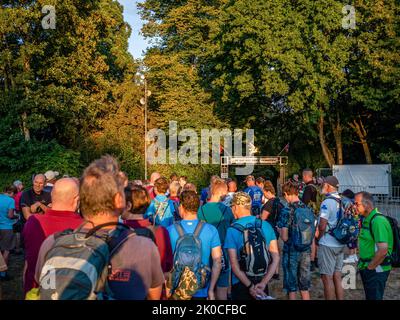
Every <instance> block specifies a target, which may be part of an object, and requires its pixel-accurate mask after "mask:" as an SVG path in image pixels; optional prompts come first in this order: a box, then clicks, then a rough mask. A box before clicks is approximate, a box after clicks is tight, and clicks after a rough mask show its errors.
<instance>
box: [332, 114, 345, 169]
mask: <svg viewBox="0 0 400 320" xmlns="http://www.w3.org/2000/svg"><path fill="white" fill-rule="evenodd" d="M331 126H332V132H333V136H334V137H335V143H336V151H337V159H336V160H337V164H339V165H342V164H343V143H342V131H343V128H342V125H341V123H340V115H339V112H338V113H337V115H336V122H333V121H331Z"/></svg>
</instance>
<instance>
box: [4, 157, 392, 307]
mask: <svg viewBox="0 0 400 320" xmlns="http://www.w3.org/2000/svg"><path fill="white" fill-rule="evenodd" d="M58 176H59V173H58V172H55V171H48V172H46V173H45V174H37V175H35V176H34V177H33V180H32V188H30V189H28V190H24V185H23V183H22V182H21V181H15V182H14V183H13V185H11V186H8V187H6V188H5V190H4V193H3V194H1V195H0V251H1V254H0V280H1V281H7V280H10V279H11V278H12V275H11V276H10V275H9V274H8V272H7V269H8V264H9V254H10V252H13V253H15V254H21V251H22V250H23V254H24V258H25V266H24V270H23V283H21V286H23V290H24V294H25V297H26V299H30V300H35V299H53V300H58V299H118V300H120V299H121V300H130V299H134V300H144V299H149V300H160V299H161V300H166V299H173V300H189V299H198V300H202V299H203V300H204V299H209V300H215V299H216V300H229V299H230V300H250V299H257V300H269V299H274V297H272V296H271V295H270V292H269V290H268V287H269V284H270V283H271V281H281V279H282V278H283V279H282V280H283V290H285V292H286V293H287V295H288V298H289V299H296V298H297V297H298V293H300V296H301V298H302V299H304V300H308V299H310V290H311V274H312V272H314V271H315V270H317V269H318V271H319V274H320V276H321V281H322V284H323V287H324V296H325V299H327V300H332V299H337V300H342V299H344V291H343V287H342V269H343V264H344V263H358V270H359V272H360V275H361V279H362V283H363V286H364V291H365V298H366V299H368V300H381V299H383V295H384V290H385V286H386V282H387V279H388V276H389V274H390V271H391V269H392V264H393V263H392V256H393V253H394V251H396V250H398V248H396V244H398V243H397V242H396V241H395V240H396V239H394V237H395V235H394V233H393V230H392V227H391V224H390V221H389V220H388V219H387V218H386V217H385V216H383V215H382V214H380V213H379V211H378V209H377V208H376V207H375V205H374V198H373V196H372V195H371V194H369V193H367V192H360V193H357V194H354V193H353V192H351V190H346V191H345V192H343V193H342V194H339V181H338V180H337V178H335V177H334V176H329V177H326V178H323V179H315V178H314V177H313V171H312V170H310V169H305V170H303V172H302V179H301V180H300V179H299V177H295V178H294V179H291V180H290V181H288V182H287V183H285V184H284V185H282V186H280V187H281V190H280V191H281V192H280V194H281V196H282V197H279V196H278V194H277V188H275V186H274V184H273V183H272V182H271V181H270V180H267V179H264V178H262V177H258V178H255V177H254V176H252V175H250V176H247V177H246V179H245V184H246V187H245V188H244V190H243V191H239V190H238V183H237V181H235V180H232V179H228V180H225V179H221V178H220V177H218V176H212V177H211V179H210V185H209V186H208V187H206V188H204V189H202V190H199V191H198V190H197V188H196V186H195V185H194V184H193V183H191V182H190V181H188V178H187V177H185V176H180V177H179V176H178V175H176V174H172V175H171V176H170V177H169V179H168V178H166V177H163V176H161V175H160V174H159V173H157V172H154V173H152V174H151V177H150V181H148V182H146V181H141V180H133V181H130V180H129V178H128V177H127V175H126V174H125V173H123V172H122V171H121V170H120V168H119V164H118V163H117V161H116V160H115V159H114V158H112V157H110V156H104V157H102V158H101V159H98V160H96V161H94V162H93V163H92V164H90V165H89V166H88V167H87V168H86V169H85V170H84V172H83V175H82V177H80V178H79V179H78V178H73V177H62V178H60V179H58ZM296 178H297V179H296ZM343 221H347V222H346V223H347V224H350V225H351V226H352V228H347V229H346V230H347V231H346V232H347V234H346V237H345V238H344V237H343V232H342V237H341V236H340V235H339V236H338V232H337V230H339V229H340V228H341V227H343V226H344V225H345V224H344V222H343ZM342 230H344V229H340V231H342ZM349 230H350V231H349ZM346 247H347V248H348V250H349V253H350V255H349V257H348V258H347V259H346V260H345V259H344V255H345V252H346ZM21 248H23V249H21ZM396 252H397V251H396ZM358 257H359V258H358ZM280 267H281V270H282V271H283V274H282V275H280ZM52 280H55V281H53V282H52Z"/></svg>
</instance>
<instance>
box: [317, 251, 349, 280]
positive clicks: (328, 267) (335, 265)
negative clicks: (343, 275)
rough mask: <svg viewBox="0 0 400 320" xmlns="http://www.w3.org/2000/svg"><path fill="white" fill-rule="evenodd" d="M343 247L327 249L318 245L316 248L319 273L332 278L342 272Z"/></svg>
mask: <svg viewBox="0 0 400 320" xmlns="http://www.w3.org/2000/svg"><path fill="white" fill-rule="evenodd" d="M343 258H344V247H338V248H335V247H327V246H324V245H320V246H319V248H318V266H319V273H320V274H321V275H322V274H324V275H329V276H333V274H334V273H335V272H342V269H343Z"/></svg>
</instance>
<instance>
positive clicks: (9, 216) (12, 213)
mask: <svg viewBox="0 0 400 320" xmlns="http://www.w3.org/2000/svg"><path fill="white" fill-rule="evenodd" d="M14 212H15V211H14V209H9V210H8V219H15V218H16V216H15V214H14Z"/></svg>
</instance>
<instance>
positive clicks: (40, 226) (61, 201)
mask: <svg viewBox="0 0 400 320" xmlns="http://www.w3.org/2000/svg"><path fill="white" fill-rule="evenodd" d="M51 197H52V208H51V209H49V210H48V211H46V213H45V214H42V215H41V214H33V215H31V216H30V217H29V219H28V221H27V222H26V224H25V227H24V230H23V233H22V236H23V238H24V243H25V272H24V292H25V293H27V292H28V291H30V290H31V289H33V288H37V287H38V285H37V283H36V282H35V278H34V277H35V268H36V262H37V259H38V255H39V250H40V247H41V245H42V243H43V242H44V240H45V239H46V238H47V237H48V236H50V235H52V234H54V233H57V232H61V231H64V230H66V229H76V228H77V227H78V226H80V225H81V224H82V222H83V219H82V218H81V216H80V215H79V214H77V213H76V211H77V209H78V204H79V186H78V184H77V183H76V181H75V180H74V179H71V178H63V179H60V180H58V181H57V182H56V183H55V184H54V188H53V190H52V192H51Z"/></svg>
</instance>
